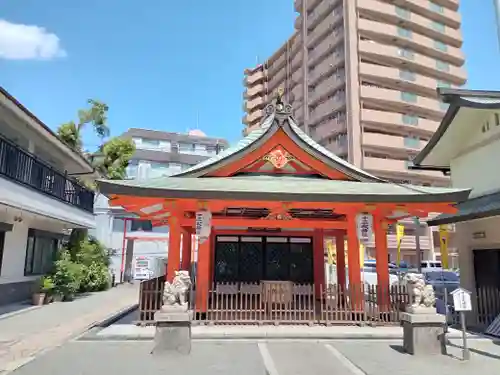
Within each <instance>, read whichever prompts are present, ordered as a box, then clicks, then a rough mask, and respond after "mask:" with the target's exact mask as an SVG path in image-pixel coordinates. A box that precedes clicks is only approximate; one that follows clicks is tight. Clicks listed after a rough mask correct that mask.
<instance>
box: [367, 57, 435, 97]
mask: <svg viewBox="0 0 500 375" xmlns="http://www.w3.org/2000/svg"><path fill="white" fill-rule="evenodd" d="M359 73H360V76H361V77H362V78H366V79H369V81H370V82H373V83H378V84H381V85H387V86H390V87H393V88H394V89H396V90H405V91H410V92H414V93H417V94H419V95H422V96H427V97H430V98H437V93H436V87H437V86H438V84H439V81H438V80H436V79H435V78H429V77H427V76H424V75H421V74H416V73H414V72H409V71H407V70H405V69H401V68H399V69H398V68H391V67H386V66H381V65H375V64H368V63H361V64H360V72H359Z"/></svg>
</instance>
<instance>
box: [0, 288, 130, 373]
mask: <svg viewBox="0 0 500 375" xmlns="http://www.w3.org/2000/svg"><path fill="white" fill-rule="evenodd" d="M137 301H138V287H137V286H133V285H123V286H120V287H118V288H113V289H110V290H109V291H106V292H101V293H93V294H89V295H86V296H80V297H79V298H78V299H76V300H75V301H73V302H59V303H53V304H50V305H47V306H43V307H42V308H38V309H31V310H29V311H25V312H22V313H20V314H17V315H11V316H7V317H6V318H5V319H0V374H1V372H2V370H3V371H6V370H10V369H13V368H16V367H17V366H18V365H20V364H22V363H24V362H26V361H29V360H31V359H32V358H33V356H34V355H36V354H37V353H39V352H41V351H43V350H46V349H50V348H53V347H56V346H58V345H61V344H62V343H64V342H65V341H66V340H68V339H70V338H72V337H73V336H75V335H77V334H80V333H82V332H83V331H85V330H86V329H87V328H88V327H89V326H91V325H93V324H95V323H96V322H98V321H101V320H103V319H106V318H108V317H109V316H110V315H112V314H114V313H116V312H117V311H119V310H123V309H125V308H128V307H130V306H131V305H133V304H136V303H137Z"/></svg>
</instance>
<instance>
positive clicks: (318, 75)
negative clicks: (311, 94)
mask: <svg viewBox="0 0 500 375" xmlns="http://www.w3.org/2000/svg"><path fill="white" fill-rule="evenodd" d="M344 61H345V56H344V52H343V51H339V52H338V53H332V54H330V55H328V56H327V57H325V59H324V60H322V61H321V62H320V63H319V64H318V65H316V66H315V67H314V70H312V71H310V72H309V77H308V78H309V84H310V85H316V84H318V83H319V82H320V81H321V80H323V79H324V78H325V77H328V76H330V75H332V74H334V73H335V72H336V71H342V72H343V75H345V71H344V68H343V67H344Z"/></svg>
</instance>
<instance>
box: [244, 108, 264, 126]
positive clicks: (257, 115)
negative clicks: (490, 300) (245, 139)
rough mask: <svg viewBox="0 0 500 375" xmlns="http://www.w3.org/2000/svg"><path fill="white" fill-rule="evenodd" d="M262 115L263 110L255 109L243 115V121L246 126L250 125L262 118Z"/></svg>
mask: <svg viewBox="0 0 500 375" xmlns="http://www.w3.org/2000/svg"><path fill="white" fill-rule="evenodd" d="M262 116H263V112H262V110H261V109H258V110H256V111H252V112H250V113H248V114H247V115H245V116H243V123H244V124H246V125H248V126H252V125H254V124H255V123H256V122H260V120H261V119H262Z"/></svg>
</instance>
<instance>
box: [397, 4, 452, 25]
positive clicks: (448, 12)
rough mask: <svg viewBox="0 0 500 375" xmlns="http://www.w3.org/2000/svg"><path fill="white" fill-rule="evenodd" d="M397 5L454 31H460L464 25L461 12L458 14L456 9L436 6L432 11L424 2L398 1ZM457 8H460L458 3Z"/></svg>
mask: <svg viewBox="0 0 500 375" xmlns="http://www.w3.org/2000/svg"><path fill="white" fill-rule="evenodd" d="M397 4H398V5H400V6H402V7H405V8H408V9H409V10H411V11H415V12H418V13H420V14H422V15H423V16H424V17H426V18H428V19H431V20H434V21H437V22H441V23H443V24H445V25H446V26H449V27H452V28H454V29H458V28H459V27H460V25H461V23H462V17H461V16H460V12H457V8H455V7H449V8H446V7H444V6H436V7H435V8H434V9H432V7H431V6H430V4H429V3H428V2H422V0H398V1H397ZM456 6H457V7H458V1H457V5H456ZM450 8H451V9H450ZM453 9H454V10H453Z"/></svg>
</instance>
